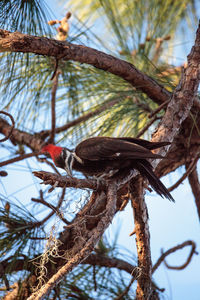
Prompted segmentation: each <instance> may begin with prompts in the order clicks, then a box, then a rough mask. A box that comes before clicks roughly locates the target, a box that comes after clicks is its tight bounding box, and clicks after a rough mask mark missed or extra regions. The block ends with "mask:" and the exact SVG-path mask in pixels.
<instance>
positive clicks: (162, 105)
mask: <svg viewBox="0 0 200 300" xmlns="http://www.w3.org/2000/svg"><path fill="white" fill-rule="evenodd" d="M169 102H170V100H167V101H165V102H163V103H162V104H161V105H160V106H158V108H156V109H155V110H154V111H152V112H151V113H150V114H149V115H148V117H149V118H152V117H153V116H155V115H156V114H157V113H159V111H161V110H162V109H163V108H164V107H165V106H166V105H167V104H168V103H169Z"/></svg>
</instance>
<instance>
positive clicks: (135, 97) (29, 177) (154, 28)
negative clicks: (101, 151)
mask: <svg viewBox="0 0 200 300" xmlns="http://www.w3.org/2000/svg"><path fill="white" fill-rule="evenodd" d="M57 2H58V1H57ZM70 2H71V3H70ZM68 4H69V7H70V9H71V10H70V11H69V8H68V7H66V8H65V9H66V13H65V15H63V16H62V18H60V19H59V18H58V19H57V17H55V16H54V15H53V13H52V11H51V9H50V8H48V7H47V4H46V3H45V2H44V1H37V0H30V1H23V0H20V1H16V0H9V1H8V0H3V1H1V2H0V11H1V18H0V20H1V22H0V23H1V24H0V25H1V26H0V28H1V29H0V52H1V55H0V59H1V79H0V80H1V91H0V92H1V99H0V103H1V111H0V112H1V117H0V133H1V134H2V136H3V138H2V139H1V143H0V147H1V162H0V167H1V168H0V180H1V187H2V192H1V193H0V198H1V207H0V220H1V227H0V228H1V231H0V252H1V265H0V266H1V268H0V274H1V278H2V288H1V295H2V299H11V297H12V299H28V297H29V299H42V297H46V299H133V298H134V297H136V298H137V299H159V298H160V297H161V295H162V292H163V290H162V289H159V287H158V286H157V284H156V283H155V282H154V280H153V277H152V275H153V274H154V271H156V270H157V268H158V267H159V266H160V264H161V263H162V262H163V261H165V258H166V256H167V255H169V254H170V253H172V252H175V251H177V250H179V249H182V248H183V247H185V246H191V254H190V256H189V258H188V260H187V261H186V263H185V264H184V265H183V266H180V268H184V267H186V266H187V265H188V264H189V262H190V260H191V258H192V256H193V254H194V253H195V247H196V245H195V243H194V242H193V241H190V240H189V241H186V242H184V243H182V244H180V245H178V246H175V247H173V248H171V249H169V250H168V251H166V252H165V253H163V254H162V255H161V257H160V258H159V259H158V261H157V263H156V264H155V265H154V266H152V261H151V249H150V233H149V226H148V210H147V206H146V202H145V199H144V190H145V189H146V188H147V186H148V183H147V182H146V181H145V180H144V178H142V177H141V176H140V175H138V174H136V173H134V174H132V178H125V180H124V182H123V184H122V183H121V185H116V182H112V183H109V184H108V183H106V182H103V183H101V186H100V187H101V192H100V190H99V183H98V182H97V181H96V180H94V179H88V178H83V177H81V176H80V174H75V176H76V177H77V178H78V179H77V178H67V177H66V176H62V175H63V174H61V173H60V169H57V168H56V167H55V166H54V165H53V163H52V161H51V160H50V159H49V158H46V157H45V156H44V155H42V154H41V153H40V149H41V147H42V146H43V145H44V144H46V143H55V144H59V145H62V146H67V147H69V148H73V147H75V145H76V144H77V143H78V142H80V141H81V140H82V139H84V138H87V137H91V136H98V135H101V136H116V137H117V136H118V137H119V136H126V137H127V136H131V137H141V138H146V139H149V140H150V139H151V140H152V141H168V142H170V143H171V146H170V147H165V148H162V149H160V150H159V152H158V154H162V155H163V156H166V158H167V159H162V160H161V161H160V162H159V164H158V161H152V165H153V167H154V168H155V171H156V174H157V175H158V176H159V177H162V176H164V175H167V174H170V173H171V172H173V171H174V170H176V169H178V168H179V167H180V166H185V168H186V171H185V173H184V172H183V173H184V174H182V175H181V178H180V180H179V181H178V182H174V183H173V186H172V187H171V190H173V189H175V188H176V187H177V186H179V185H180V183H182V182H183V180H184V179H185V178H187V177H188V180H189V183H190V185H191V189H192V192H193V195H194V198H195V203H196V207H197V212H198V217H200V205H199V194H200V184H199V181H198V173H197V162H198V159H199V156H200V150H199V149H200V139H199V135H200V128H199V124H200V120H199V118H200V102H199V98H198V92H197V91H198V85H199V78H200V69H199V65H200V54H199V53H200V49H199V45H200V29H199V27H198V25H197V16H196V3H195V2H194V1H192V0H190V1H189V0H184V1H181V3H180V1H178V0H174V1H171V0H167V1H161V0H150V1H143V0H142V1H131V0H126V1H121V0H117V1H114V0H101V1H100V0H93V1H86V0H85V1H76V2H75V3H74V1H69V3H68ZM196 29H197V32H196V36H195V31H196ZM188 35H191V36H192V37H194V39H193V40H194V42H193V48H192V49H191V50H190V49H189V48H188V49H187V54H189V55H188V60H187V61H183V62H181V63H177V61H175V59H173V57H175V53H176V51H177V50H176V48H175V46H176V45H177V44H179V43H182V44H183V41H184V37H185V36H188ZM96 49H98V50H96ZM181 51H183V50H181ZM151 135H152V137H151ZM41 169H42V170H41ZM50 171H51V172H50ZM64 175H65V174H64ZM39 178H40V179H42V182H43V183H44V184H45V185H46V187H45V186H44V185H42V186H40V185H39V183H40V182H41V181H40V180H39ZM19 183H20V184H19ZM19 186H20V189H21V187H22V186H23V189H22V191H21V192H20V190H19ZM49 186H50V187H49ZM8 187H9V190H8ZM59 187H60V188H61V189H59ZM163 201H164V200H163ZM166 201H167V200H166ZM128 203H131V205H132V210H133V214H134V225H133V227H134V226H135V229H134V232H133V233H132V235H133V234H135V236H136V246H137V258H136V253H131V255H130V253H127V255H124V254H123V257H122V254H121V250H119V249H118V247H117V239H113V240H114V241H109V240H108V238H106V235H103V234H104V232H105V230H106V229H107V228H108V226H109V225H110V226H112V225H111V224H110V223H111V222H112V220H113V218H114V216H115V215H116V214H117V213H118V214H120V213H121V211H122V210H123V209H124V208H125V207H126V206H127V205H128ZM63 226H64V227H63ZM160 246H161V247H162V245H160ZM168 267H169V268H170V266H168Z"/></svg>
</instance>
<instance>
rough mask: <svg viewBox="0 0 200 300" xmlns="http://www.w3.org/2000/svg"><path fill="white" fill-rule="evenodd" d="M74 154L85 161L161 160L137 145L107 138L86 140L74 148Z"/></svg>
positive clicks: (158, 156)
mask: <svg viewBox="0 0 200 300" xmlns="http://www.w3.org/2000/svg"><path fill="white" fill-rule="evenodd" d="M75 153H76V155H77V156H78V157H80V158H81V159H87V160H105V159H107V160H108V159H110V160H113V159H144V158H162V156H160V155H157V154H153V153H152V152H151V151H150V150H149V149H146V148H144V147H143V146H140V145H138V144H135V143H132V142H129V141H127V140H124V139H120V138H109V137H94V138H90V139H87V140H85V141H83V142H81V143H80V144H79V145H78V146H77V147H76V149H75Z"/></svg>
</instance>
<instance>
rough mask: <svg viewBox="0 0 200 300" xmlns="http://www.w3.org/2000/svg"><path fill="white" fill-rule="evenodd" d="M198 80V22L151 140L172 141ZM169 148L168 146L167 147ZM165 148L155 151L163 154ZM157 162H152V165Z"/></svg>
mask: <svg viewBox="0 0 200 300" xmlns="http://www.w3.org/2000/svg"><path fill="white" fill-rule="evenodd" d="M199 80H200V24H199V27H198V29H197V32H196V40H195V44H194V46H193V47H192V49H191V52H190V54H189V55H188V64H187V67H185V69H184V72H183V74H182V78H181V80H180V82H179V85H178V86H177V87H176V89H175V92H174V94H173V97H172V99H171V101H170V103H169V105H168V107H167V110H166V113H165V115H164V117H163V119H162V122H161V124H160V125H159V126H158V128H157V130H156V132H155V133H154V135H153V138H152V141H154V142H155V141H169V142H172V141H173V140H174V138H175V137H176V135H177V134H178V132H179V130H180V127H181V125H182V123H183V121H184V120H185V119H186V118H187V116H188V115H189V112H190V110H191V108H192V105H193V101H194V99H195V97H196V95H197V90H198V86H199ZM168 148H169V147H168ZM166 149H167V147H166V148H165V149H161V150H158V152H157V153H159V154H162V155H165V154H166V152H167V151H166ZM156 165H157V163H156V162H154V166H156Z"/></svg>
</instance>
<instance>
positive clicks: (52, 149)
mask: <svg viewBox="0 0 200 300" xmlns="http://www.w3.org/2000/svg"><path fill="white" fill-rule="evenodd" d="M62 149H63V148H62V147H58V146H55V145H53V144H49V145H46V146H44V147H42V149H41V152H43V153H44V152H48V153H49V154H50V155H51V158H52V159H53V161H55V158H56V157H58V156H59V155H60V153H61V151H62Z"/></svg>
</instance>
